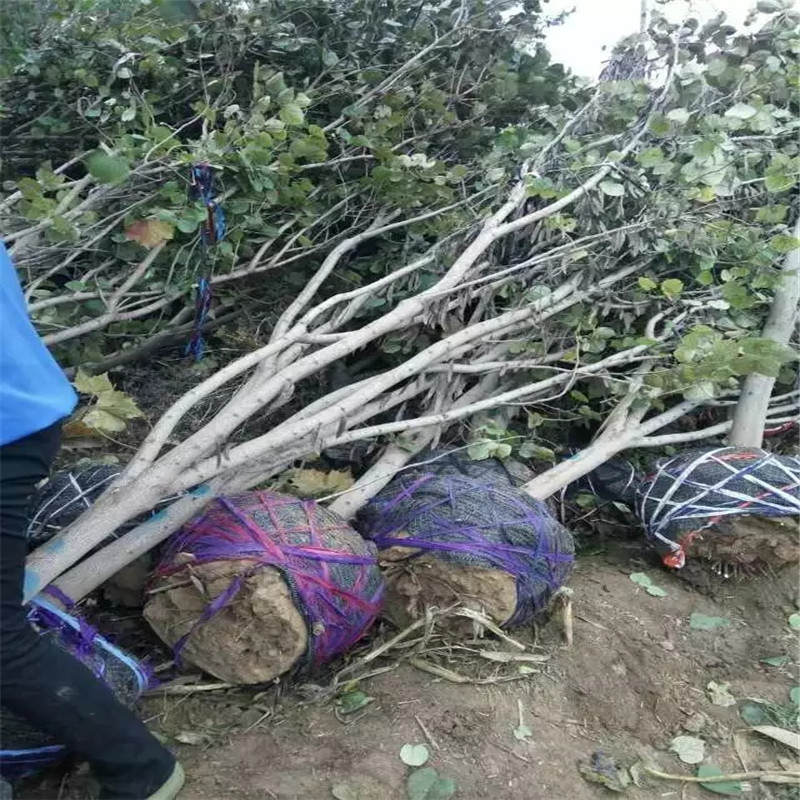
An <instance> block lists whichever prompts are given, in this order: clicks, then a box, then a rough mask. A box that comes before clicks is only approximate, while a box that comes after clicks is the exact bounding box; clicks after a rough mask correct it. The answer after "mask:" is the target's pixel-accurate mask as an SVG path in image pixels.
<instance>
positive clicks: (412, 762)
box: [400, 744, 430, 767]
mask: <svg viewBox="0 0 800 800" xmlns="http://www.w3.org/2000/svg"><path fill="white" fill-rule="evenodd" d="M429 757H430V754H429V753H428V748H427V747H425V745H424V744H404V745H403V746H402V747H401V748H400V760H401V761H402V762H403V763H404V764H405V765H406V766H409V767H421V766H423V765H424V764H426V763H427V761H428V758H429Z"/></svg>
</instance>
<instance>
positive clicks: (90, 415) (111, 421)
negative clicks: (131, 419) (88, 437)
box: [81, 408, 126, 433]
mask: <svg viewBox="0 0 800 800" xmlns="http://www.w3.org/2000/svg"><path fill="white" fill-rule="evenodd" d="M81 422H82V423H83V424H84V425H86V426H87V427H89V428H93V429H94V430H96V431H100V432H101V433H119V432H120V431H124V430H125V427H126V425H125V420H124V419H122V418H120V417H118V416H116V414H111V413H109V412H108V411H103V409H102V408H90V409H89V410H88V411H87V412H86V413H85V414H84V415H83V416H82V417H81Z"/></svg>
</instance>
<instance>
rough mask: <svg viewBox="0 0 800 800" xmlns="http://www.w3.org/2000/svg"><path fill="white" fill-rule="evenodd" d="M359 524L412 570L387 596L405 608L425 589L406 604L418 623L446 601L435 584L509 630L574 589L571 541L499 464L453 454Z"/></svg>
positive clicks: (394, 490) (412, 474)
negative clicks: (568, 586)
mask: <svg viewBox="0 0 800 800" xmlns="http://www.w3.org/2000/svg"><path fill="white" fill-rule="evenodd" d="M427 460H429V459H427ZM357 525H358V527H359V530H360V531H361V532H362V533H363V534H364V535H365V536H366V537H368V538H369V539H371V540H372V541H374V542H375V544H376V545H377V546H378V548H379V550H380V551H381V558H382V560H385V561H387V562H392V561H394V562H395V563H397V562H402V561H405V562H406V564H407V569H408V570H410V571H413V572H414V575H413V577H412V578H410V579H408V580H406V578H405V577H403V575H402V573H401V570H402V569H403V567H402V566H400V567H398V569H397V571H396V572H395V575H394V577H393V576H392V574H391V573H390V574H389V577H388V578H387V580H388V583H389V587H390V591H389V595H393V594H394V595H397V594H400V595H404V597H405V599H406V600H408V599H411V594H412V593H413V589H412V584H413V583H414V582H416V583H417V584H418V585H419V587H420V592H419V597H418V598H414V602H415V603H417V605H416V607H415V608H414V609H412V607H411V605H408V606H407V610H408V611H409V613H410V614H411V615H412V616H414V615H415V614H416V613H422V612H423V611H424V609H423V608H422V606H423V605H425V604H430V603H433V602H436V603H439V602H442V601H445V600H446V596H447V593H446V592H443V591H442V590H441V589H440V588H438V587H437V586H436V584H447V583H448V582H449V583H450V589H451V590H452V591H451V600H456V599H464V600H465V601H466V602H467V603H468V604H469V605H472V606H473V607H474V606H475V605H476V603H477V605H478V606H479V607H480V608H481V609H482V610H484V611H486V612H487V613H490V614H491V616H493V617H494V618H495V620H496V621H497V622H498V623H500V624H502V625H504V626H507V627H513V626H515V625H521V624H524V623H526V622H530V621H531V620H532V619H533V618H534V616H535V615H536V614H537V613H538V612H541V611H544V610H545V609H546V608H547V606H548V603H549V601H550V598H551V597H552V595H553V593H554V592H556V591H557V590H558V589H559V588H561V587H562V586H563V585H564V584H565V583H566V581H567V579H568V578H569V575H570V573H571V571H572V566H573V561H574V543H573V538H572V534H571V533H570V532H569V531H568V530H567V529H566V528H564V527H563V526H562V525H561V524H560V523H559V522H558V521H557V520H556V519H554V518H553V517H552V516H551V515H550V514H549V512H548V510H547V508H546V506H545V505H544V504H543V503H541V502H539V501H538V500H534V499H533V498H531V497H530V496H528V495H526V494H524V493H523V492H520V491H518V490H516V489H515V488H514V486H513V484H512V482H511V478H510V476H509V475H508V473H507V471H506V470H505V469H504V468H503V466H502V465H501V464H500V463H499V462H496V461H491V460H488V461H479V462H473V461H469V460H468V459H466V458H463V457H459V456H458V455H450V456H445V457H443V458H439V459H437V460H435V461H434V462H433V463H426V464H421V465H420V466H418V467H415V468H412V469H409V470H406V471H404V472H402V473H400V474H399V475H397V476H396V477H395V478H394V479H393V480H392V481H391V482H390V483H389V484H388V485H387V486H386V487H385V488H384V489H383V490H382V491H381V492H380V493H379V494H378V495H377V496H376V497H375V498H374V499H373V500H372V501H371V502H370V503H369V504H368V505H367V507H366V508H364V509H363V510H362V512H361V513H360V514H359V516H358V522H357ZM415 567H416V569H415ZM469 595H471V597H469ZM500 595H505V598H506V600H505V601H504V602H498V598H499V597H500Z"/></svg>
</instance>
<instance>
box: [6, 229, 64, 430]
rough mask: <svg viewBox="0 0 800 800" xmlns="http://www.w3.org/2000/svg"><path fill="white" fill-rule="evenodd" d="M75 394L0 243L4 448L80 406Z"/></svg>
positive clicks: (49, 424) (46, 426)
mask: <svg viewBox="0 0 800 800" xmlns="http://www.w3.org/2000/svg"><path fill="white" fill-rule="evenodd" d="M76 401H77V398H76V396H75V392H74V390H73V388H72V386H71V385H70V383H69V381H68V380H67V378H66V376H65V375H64V373H63V371H62V370H61V368H60V367H59V366H58V364H57V363H56V361H55V359H54V358H53V356H52V355H50V351H49V350H48V349H47V348H46V347H45V345H44V343H43V342H42V340H41V339H40V338H39V335H38V334H37V333H36V330H35V328H34V327H33V323H32V322H31V320H30V317H29V316H28V311H27V307H26V304H25V297H24V295H23V293H22V288H21V287H20V284H19V279H18V278H17V273H16V270H15V269H14V266H13V265H12V263H11V259H10V258H9V255H8V253H7V252H6V248H5V245H3V244H2V242H0V445H4V444H8V443H9V442H14V441H17V440H18V439H22V438H24V437H25V436H29V435H30V434H32V433H36V432H37V431H40V430H44V429H45V428H48V427H50V426H51V425H53V424H54V423H56V422H58V421H59V420H61V419H63V418H64V417H66V416H68V415H69V414H70V413H71V412H72V410H73V409H74V408H75V404H76Z"/></svg>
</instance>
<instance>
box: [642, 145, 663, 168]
mask: <svg viewBox="0 0 800 800" xmlns="http://www.w3.org/2000/svg"><path fill="white" fill-rule="evenodd" d="M636 160H637V161H638V162H639V163H640V164H641V165H642V166H643V167H654V166H656V164H660V163H661V162H662V161H664V151H663V150H662V149H661V148H660V147H648V148H647V149H646V150H642V152H641V153H639V155H637V156H636Z"/></svg>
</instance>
